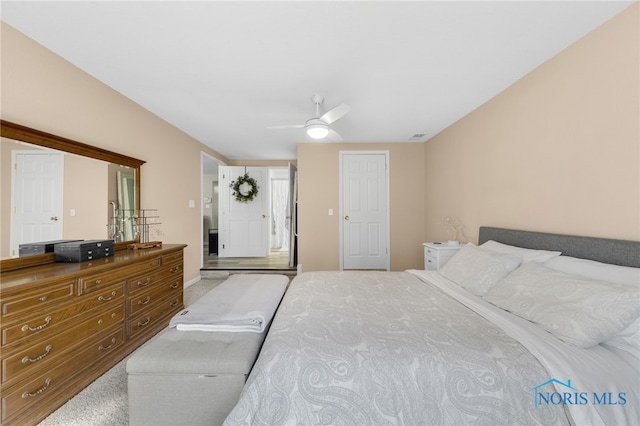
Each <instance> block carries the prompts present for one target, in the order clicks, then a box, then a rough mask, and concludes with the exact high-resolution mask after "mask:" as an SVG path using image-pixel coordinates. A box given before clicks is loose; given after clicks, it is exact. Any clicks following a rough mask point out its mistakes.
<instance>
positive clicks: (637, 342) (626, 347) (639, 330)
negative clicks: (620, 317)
mask: <svg viewBox="0 0 640 426" xmlns="http://www.w3.org/2000/svg"><path fill="white" fill-rule="evenodd" d="M602 344H603V345H605V346H609V347H612V348H616V349H619V350H622V351H625V352H627V353H629V354H631V355H633V357H634V358H636V359H637V360H640V318H638V319H636V320H635V321H633V322H632V323H631V324H629V326H628V327H627V328H625V329H624V330H622V331H621V332H620V333H618V334H616V335H615V336H614V337H612V338H611V339H609V340H605V341H604V342H602Z"/></svg>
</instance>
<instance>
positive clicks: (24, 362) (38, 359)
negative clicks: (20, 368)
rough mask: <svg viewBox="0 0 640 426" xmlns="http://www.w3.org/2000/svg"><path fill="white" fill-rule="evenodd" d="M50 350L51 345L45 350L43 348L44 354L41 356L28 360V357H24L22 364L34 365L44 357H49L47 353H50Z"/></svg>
mask: <svg viewBox="0 0 640 426" xmlns="http://www.w3.org/2000/svg"><path fill="white" fill-rule="evenodd" d="M51 349H53V346H52V345H47V347H46V348H44V353H43V354H42V355H38V356H37V357H35V358H29V357H28V356H25V357H24V358H22V363H23V364H28V363H32V364H33V363H34V362H38V361H40V360H41V359H42V358H44V357H45V356H47V355H49V352H51Z"/></svg>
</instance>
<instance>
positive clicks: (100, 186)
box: [0, 138, 131, 259]
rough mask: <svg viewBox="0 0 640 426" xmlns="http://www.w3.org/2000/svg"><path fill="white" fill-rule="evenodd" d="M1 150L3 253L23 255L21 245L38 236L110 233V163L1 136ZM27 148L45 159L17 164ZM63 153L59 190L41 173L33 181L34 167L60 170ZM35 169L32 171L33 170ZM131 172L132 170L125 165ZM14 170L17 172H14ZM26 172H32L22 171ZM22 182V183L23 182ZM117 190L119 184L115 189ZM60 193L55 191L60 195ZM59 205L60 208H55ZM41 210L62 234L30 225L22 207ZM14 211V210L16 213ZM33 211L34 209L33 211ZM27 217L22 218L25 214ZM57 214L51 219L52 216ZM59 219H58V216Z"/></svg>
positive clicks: (0, 237)
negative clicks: (22, 213) (53, 159)
mask: <svg viewBox="0 0 640 426" xmlns="http://www.w3.org/2000/svg"><path fill="white" fill-rule="evenodd" d="M1 150H2V155H1V156H0V162H1V167H0V169H1V170H2V179H1V181H2V184H1V188H2V191H1V197H0V198H1V202H0V227H1V232H0V258H1V259H9V258H16V257H18V255H19V245H20V244H22V243H31V242H38V241H52V240H59V239H82V240H90V239H104V238H106V237H107V232H106V227H105V225H107V223H108V220H109V215H108V212H107V209H106V206H107V201H108V200H109V198H108V196H107V194H108V187H114V188H115V186H116V179H115V173H114V178H113V182H112V183H109V182H108V180H107V166H108V163H106V162H105V161H100V160H96V159H93V158H87V157H82V156H79V155H75V154H69V153H64V152H61V151H57V150H52V149H48V148H42V147H38V146H34V145H31V144H28V143H24V142H18V141H15V140H10V139H6V138H2V143H1ZM21 153H29V154H30V157H29V158H47V159H48V160H47V161H46V162H42V163H41V164H31V163H33V162H29V163H28V164H25V165H19V164H18V163H17V161H22V158H26V157H21V156H19V155H18V154H21ZM54 157H57V158H60V160H59V161H60V162H61V163H62V164H60V165H59V167H60V168H59V170H60V178H61V179H62V183H61V187H60V189H59V190H57V189H54V188H56V186H55V185H53V183H52V182H53V178H52V181H51V182H47V181H46V179H47V178H44V177H43V176H42V177H40V178H38V179H40V180H41V182H40V184H37V183H36V182H30V181H31V180H33V179H35V177H34V176H33V173H35V169H40V170H42V171H43V172H44V171H45V170H51V169H56V168H58V166H55V167H54V166H53V163H52V160H51V159H52V158H54ZM32 169H33V170H32ZM126 170H127V171H129V172H130V171H131V169H126ZM16 172H19V173H18V174H17V175H16ZM23 172H24V173H27V172H28V175H24V176H23V177H24V178H23V177H21V176H22V175H23ZM21 180H22V181H24V182H22V183H21V182H20V181H21ZM113 192H114V194H115V192H116V191H115V189H114V190H113ZM56 193H57V195H56ZM33 196H37V197H38V199H40V198H41V201H42V208H38V207H37V205H36V204H34V203H35V201H36V200H35V199H34V198H33ZM54 206H56V207H54ZM37 210H41V212H42V213H43V214H44V216H43V217H44V220H45V222H46V221H49V222H51V223H53V224H55V226H56V227H59V232H60V233H58V234H56V233H54V232H53V228H51V229H50V231H51V232H50V233H49V231H47V230H46V229H45V228H44V227H41V229H40V231H42V233H41V232H40V231H39V230H38V229H37V226H35V225H31V224H30V223H31V221H32V218H31V217H28V216H27V215H21V214H18V213H19V212H24V213H29V211H37ZM14 212H15V213H14ZM29 214H31V213H29ZM22 216H24V218H23V217H22ZM51 218H53V219H51ZM55 218H57V220H56V219H55Z"/></svg>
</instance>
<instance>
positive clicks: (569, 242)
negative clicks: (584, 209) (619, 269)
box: [478, 226, 640, 268]
mask: <svg viewBox="0 0 640 426" xmlns="http://www.w3.org/2000/svg"><path fill="white" fill-rule="evenodd" d="M489 240H494V241H497V242H499V243H503V244H509V245H512V246H516V247H524V248H531V249H537V250H555V251H561V252H562V254H563V255H564V256H573V257H579V258H582V259H589V260H595V261H598V262H604V263H612V264H614V265H622V266H632V267H635V268H640V241H629V240H612V239H608V238H596V237H579V236H575V235H562V234H547V233H544V232H532V231H518V230H515V229H503V228H491V227H488V226H481V227H480V232H479V236H478V244H482V243H484V242H486V241H489Z"/></svg>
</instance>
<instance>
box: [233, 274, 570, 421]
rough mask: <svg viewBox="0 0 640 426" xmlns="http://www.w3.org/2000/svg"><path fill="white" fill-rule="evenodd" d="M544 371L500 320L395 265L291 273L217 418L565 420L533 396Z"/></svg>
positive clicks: (559, 409) (555, 408)
mask: <svg viewBox="0 0 640 426" xmlns="http://www.w3.org/2000/svg"><path fill="white" fill-rule="evenodd" d="M548 379H549V374H548V372H547V371H546V370H545V369H544V368H543V367H542V365H541V364H540V363H539V362H538V361H537V360H536V358H535V357H534V356H533V355H531V354H530V353H529V352H528V351H527V350H526V349H525V348H524V347H523V346H522V345H521V344H519V343H518V342H517V341H516V340H514V339H512V338H511V337H509V336H507V335H506V334H505V333H504V332H503V331H502V330H501V329H499V328H497V327H496V326H494V325H493V324H492V323H491V322H489V321H488V320H486V319H484V318H483V317H481V316H479V315H478V314H476V313H475V312H473V311H472V310H470V309H468V308H466V307H465V306H464V305H462V304H461V303H459V302H457V301H456V300H455V299H454V298H452V297H451V296H448V295H446V294H444V293H443V292H441V291H440V290H439V289H437V288H436V287H433V286H431V285H430V284H428V283H425V282H423V281H421V280H420V279H418V278H417V277H415V276H414V275H412V274H410V273H407V272H351V271H350V272H309V273H304V274H302V275H300V276H298V277H296V278H295V279H294V281H293V282H292V283H291V285H290V288H289V290H288V291H287V293H286V295H285V297H284V300H283V302H282V305H281V306H280V309H279V311H278V313H277V314H276V317H275V319H274V321H273V324H272V325H271V329H270V331H269V334H268V336H267V339H266V341H265V343H264V346H263V348H262V352H261V353H260V356H259V357H258V360H257V361H256V364H255V366H254V368H253V370H252V372H251V375H250V376H249V379H248V381H247V384H246V386H245V388H244V390H243V393H242V395H241V397H240V401H239V403H238V405H237V406H236V407H235V409H234V410H233V411H232V413H231V414H230V415H229V417H228V418H227V420H226V422H225V424H227V425H237V424H247V425H248V424H250V425H268V426H276V425H294V424H295V425H320V424H329V425H443V424H455V425H461V424H486V425H500V424H509V425H513V424H521V425H522V424H545V425H550V424H568V423H569V422H568V420H567V417H566V415H565V412H564V410H563V408H562V406H553V405H548V406H544V407H536V408H534V407H533V404H532V395H531V392H530V390H531V387H532V384H538V383H543V382H545V381H546V380H548Z"/></svg>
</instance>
